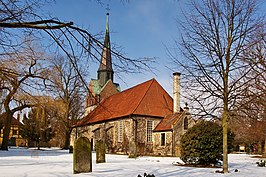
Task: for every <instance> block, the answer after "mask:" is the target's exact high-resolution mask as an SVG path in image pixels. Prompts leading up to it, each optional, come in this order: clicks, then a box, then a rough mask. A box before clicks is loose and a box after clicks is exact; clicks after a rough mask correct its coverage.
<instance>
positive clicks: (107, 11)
mask: <svg viewBox="0 0 266 177" xmlns="http://www.w3.org/2000/svg"><path fill="white" fill-rule="evenodd" d="M105 10H106V14H107V15H109V12H110V10H111V9H110V8H109V4H107V5H106V8H105Z"/></svg>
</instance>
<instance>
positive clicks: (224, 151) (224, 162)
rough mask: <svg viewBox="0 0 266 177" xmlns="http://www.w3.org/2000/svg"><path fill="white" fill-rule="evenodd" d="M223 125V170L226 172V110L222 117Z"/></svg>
mask: <svg viewBox="0 0 266 177" xmlns="http://www.w3.org/2000/svg"><path fill="white" fill-rule="evenodd" d="M222 126H223V172H224V173H228V147H227V132H228V112H227V111H225V112H224V115H223V119H222Z"/></svg>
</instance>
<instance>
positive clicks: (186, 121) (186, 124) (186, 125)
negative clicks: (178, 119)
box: [184, 117, 188, 130]
mask: <svg viewBox="0 0 266 177" xmlns="http://www.w3.org/2000/svg"><path fill="white" fill-rule="evenodd" d="M187 129H188V119H187V117H185V119H184V130H187Z"/></svg>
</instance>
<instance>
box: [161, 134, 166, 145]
mask: <svg viewBox="0 0 266 177" xmlns="http://www.w3.org/2000/svg"><path fill="white" fill-rule="evenodd" d="M161 146H165V133H161Z"/></svg>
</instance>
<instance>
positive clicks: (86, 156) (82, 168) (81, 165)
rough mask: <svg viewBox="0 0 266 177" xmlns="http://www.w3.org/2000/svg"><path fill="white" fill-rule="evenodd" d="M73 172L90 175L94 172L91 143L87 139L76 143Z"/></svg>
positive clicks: (81, 139) (82, 138)
mask: <svg viewBox="0 0 266 177" xmlns="http://www.w3.org/2000/svg"><path fill="white" fill-rule="evenodd" d="M73 171H74V174H76V173H88V172H91V171H92V157H91V143H90V140H89V139H88V138H86V137H80V138H79V139H77V140H76V141H75V144H74V151H73Z"/></svg>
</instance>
